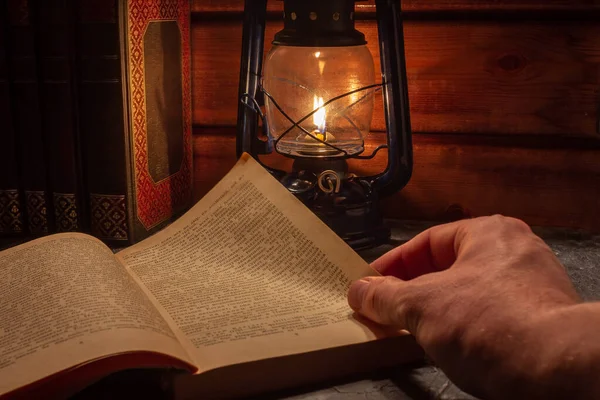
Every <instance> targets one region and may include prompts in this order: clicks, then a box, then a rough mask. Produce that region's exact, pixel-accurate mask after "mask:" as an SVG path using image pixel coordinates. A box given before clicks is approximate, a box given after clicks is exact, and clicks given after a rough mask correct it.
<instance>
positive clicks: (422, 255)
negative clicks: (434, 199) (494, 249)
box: [371, 220, 469, 280]
mask: <svg viewBox="0 0 600 400" xmlns="http://www.w3.org/2000/svg"><path fill="white" fill-rule="evenodd" d="M468 222H469V221H468V220H464V221H457V222H453V223H450V224H444V225H439V226H435V227H433V228H430V229H427V230H426V231H424V232H422V233H420V234H419V235H417V236H415V237H414V238H413V239H412V240H410V241H408V242H406V243H405V244H403V245H401V246H399V247H397V248H395V249H393V250H391V251H389V252H388V253H386V254H384V255H383V256H382V257H380V258H379V259H377V260H375V261H374V262H373V263H372V264H371V266H372V267H373V268H374V269H375V270H377V271H378V272H379V273H381V274H382V275H391V276H395V277H396V278H400V279H402V280H411V279H414V278H416V277H419V276H421V275H424V274H429V273H432V272H439V271H442V270H445V269H448V268H450V266H452V264H454V262H455V261H456V257H457V254H459V250H460V245H461V243H462V241H463V239H464V237H465V231H464V229H463V228H464V225H465V224H466V223H468Z"/></svg>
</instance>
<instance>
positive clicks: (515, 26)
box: [192, 0, 600, 232]
mask: <svg viewBox="0 0 600 400" xmlns="http://www.w3.org/2000/svg"><path fill="white" fill-rule="evenodd" d="M268 3H269V19H270V21H269V24H268V26H267V33H266V34H267V38H271V37H272V36H273V34H274V33H275V32H276V31H277V30H279V29H281V26H282V24H281V22H280V21H279V18H280V12H281V2H279V1H277V0H269V2H268ZM403 9H404V10H405V11H406V12H405V15H406V27H405V36H406V51H407V68H408V79H409V91H410V93H409V95H410V103H411V118H412V127H413V131H414V137H413V140H414V174H413V178H412V180H411V182H410V183H409V185H408V186H407V187H406V188H405V189H404V190H402V191H401V192H400V193H398V194H396V195H395V196H392V197H391V198H388V199H386V200H385V201H384V207H385V212H386V215H387V216H389V217H392V218H405V219H427V220H436V221H447V220H453V219H457V218H462V217H465V216H478V215H487V214H493V213H502V214H506V215H512V216H515V217H518V218H522V219H524V220H525V221H527V222H528V223H530V224H534V225H549V226H564V227H571V228H581V229H585V230H590V231H595V232H600V128H599V124H600V113H599V110H600V24H598V23H597V21H598V19H599V18H600V0H430V1H422V0H410V1H405V2H404V3H403ZM357 11H358V13H357V18H358V19H359V21H358V22H357V28H358V29H360V30H361V31H363V32H364V33H365V34H366V36H367V40H368V41H369V47H370V49H371V51H372V53H373V55H374V57H375V59H376V63H377V67H378V65H379V60H378V57H379V51H378V47H377V31H376V22H375V21H374V19H373V16H374V5H373V1H364V2H361V3H360V4H359V6H357ZM242 12H243V0H194V1H193V28H192V37H193V74H192V75H193V85H194V106H193V107H194V110H193V111H194V112H193V117H194V125H195V129H194V134H195V146H194V154H195V161H196V162H195V183H196V186H195V195H196V198H200V197H201V196H202V195H204V194H205V193H206V192H207V191H208V190H210V188H211V187H212V186H213V185H214V184H215V183H216V182H217V181H218V180H219V179H220V178H221V177H222V176H223V175H224V174H225V173H226V172H227V170H228V169H229V168H230V167H231V166H232V165H233V164H234V163H235V129H234V127H235V122H236V121H235V119H236V113H237V90H238V86H237V85H238V76H239V65H240V52H241V31H242V24H241V18H242ZM268 48H269V45H268V44H267V46H266V49H268ZM376 104H378V107H377V108H376V113H375V116H374V119H373V124H372V130H373V132H372V134H371V135H370V139H369V142H368V145H369V147H373V146H376V145H377V144H380V143H383V142H384V136H383V135H384V134H383V133H382V131H383V130H384V127H385V124H384V119H383V113H382V106H381V99H376ZM385 156H386V154H385V152H382V153H381V155H378V156H377V157H376V158H375V159H374V160H372V161H371V162H360V163H352V168H353V170H354V171H355V172H357V173H373V172H377V171H381V170H383V168H384V167H385V161H386V160H385ZM267 162H268V163H270V164H272V165H277V166H284V165H289V162H287V160H285V159H283V158H282V157H279V156H271V157H268V158H267Z"/></svg>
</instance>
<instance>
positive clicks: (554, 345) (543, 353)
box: [348, 216, 600, 398]
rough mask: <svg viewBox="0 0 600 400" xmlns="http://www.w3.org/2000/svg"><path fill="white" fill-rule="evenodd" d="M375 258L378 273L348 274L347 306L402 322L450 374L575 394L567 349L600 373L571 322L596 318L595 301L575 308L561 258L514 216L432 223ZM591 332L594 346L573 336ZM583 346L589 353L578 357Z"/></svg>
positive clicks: (529, 392) (489, 390)
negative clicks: (357, 278)
mask: <svg viewBox="0 0 600 400" xmlns="http://www.w3.org/2000/svg"><path fill="white" fill-rule="evenodd" d="M373 267H374V268H375V269H376V270H378V271H379V272H380V273H381V274H382V275H384V277H369V278H364V279H361V280H360V281H357V282H354V283H353V284H352V286H351V288H350V291H349V298H348V301H349V304H350V306H351V307H352V308H353V309H354V310H355V311H356V312H358V313H359V314H361V315H363V316H365V317H367V318H369V319H371V320H373V321H375V322H378V323H380V324H383V325H391V326H395V327H398V328H401V329H406V330H408V331H409V332H410V333H411V334H413V335H414V336H415V338H416V340H417V342H418V343H419V344H420V345H421V346H422V347H423V349H424V350H425V352H426V353H427V354H428V355H429V356H430V357H431V358H432V359H433V361H434V362H435V363H436V364H437V365H439V366H440V367H441V368H442V369H443V370H444V371H445V372H446V374H447V375H448V376H449V378H450V379H452V380H453V381H454V382H455V383H456V384H457V385H458V386H460V387H461V388H463V389H464V390H466V391H469V392H470V393H472V394H474V395H477V396H481V397H485V398H494V397H497V398H536V397H538V396H539V397H544V398H550V397H553V396H554V395H557V396H560V393H563V392H561V391H563V390H567V392H568V393H570V394H574V392H573V390H575V389H576V388H571V386H573V385H575V381H577V382H579V381H580V380H581V379H580V378H581V376H580V375H577V371H578V370H577V368H575V369H573V368H571V369H568V368H566V367H565V363H564V362H565V357H567V364H568V363H569V362H571V364H572V366H574V367H580V368H584V369H585V368H588V370H589V371H591V370H590V369H589V368H590V366H591V367H592V370H594V371H596V372H600V346H599V345H598V344H597V343H598V342H600V341H599V340H598V339H596V337H597V332H595V329H593V330H592V331H590V329H587V330H586V329H584V328H583V327H582V328H581V329H580V330H579V331H577V329H578V328H577V327H579V326H582V325H587V324H589V323H592V321H593V320H595V321H597V322H598V323H600V318H598V317H600V309H598V308H595V310H590V309H586V308H585V307H584V308H582V307H578V308H577V309H574V308H573V306H575V305H578V304H579V303H580V302H581V299H580V298H579V296H578V294H577V293H576V291H575V289H574V287H573V286H572V284H571V281H570V280H569V277H568V276H567V274H566V272H565V270H564V267H563V266H562V265H561V263H560V262H559V261H558V259H557V258H556V257H555V255H554V253H553V252H552V251H551V249H550V248H549V247H548V246H547V245H546V244H545V243H544V242H543V241H542V240H541V239H540V238H539V237H537V236H536V235H535V234H533V232H532V231H531V229H530V228H529V227H528V226H527V225H526V224H525V223H523V222H521V221H519V220H516V219H512V218H506V217H501V216H494V217H484V218H477V219H472V220H465V221H460V222H456V223H452V224H447V225H442V226H437V227H434V228H432V229H429V230H427V231H425V232H423V233H422V234H420V235H418V236H417V237H415V238H414V239H413V240H411V241H409V242H408V243H406V244H404V245H402V246H400V247H398V248H396V249H394V250H392V251H391V252H389V253H387V254H386V255H384V256H383V257H381V258H380V259H378V260H377V261H375V262H374V263H373ZM588 308H589V307H588ZM561 321H562V322H563V323H561ZM564 323H568V324H569V325H567V326H569V327H571V328H573V329H575V332H576V333H575V334H573V333H569V332H568V330H566V329H564V327H565V325H564ZM599 326H600V325H599ZM586 335H587V336H586ZM588 337H589V339H590V340H594V341H595V342H596V344H594V345H593V346H591V347H594V348H593V349H592V348H591V347H590V346H587V348H581V346H580V345H578V344H577V343H579V342H580V341H581V340H585V339H586V338H588ZM592 338H593V339H592ZM578 346H579V347H578ZM586 351H592V354H595V356H582V354H584V353H585V352H586ZM594 351H595V353H594ZM561 378H562V379H571V381H570V382H569V383H570V384H569V385H566V386H565V384H564V382H563V383H561ZM573 379H575V380H573ZM567 386H568V389H567V388H566V387H567ZM588 388H589V386H588ZM596 388H598V383H596ZM569 390H571V391H569ZM597 390H598V392H596V393H600V389H597Z"/></svg>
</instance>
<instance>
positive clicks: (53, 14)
mask: <svg viewBox="0 0 600 400" xmlns="http://www.w3.org/2000/svg"><path fill="white" fill-rule="evenodd" d="M33 2H34V6H35V11H36V12H35V18H36V21H37V23H36V25H37V27H38V29H37V37H38V42H39V46H38V48H39V51H38V55H39V56H38V63H39V68H40V98H41V115H42V130H43V133H44V140H45V143H46V149H47V153H48V165H47V167H48V173H49V182H50V186H51V187H52V204H53V209H54V219H55V226H56V231H57V232H75V231H80V230H82V229H83V224H82V216H83V211H82V207H83V206H84V204H83V202H82V199H81V195H82V183H81V176H80V174H79V171H80V168H79V167H78V163H77V161H78V140H77V139H78V138H77V126H76V113H77V110H76V91H75V85H74V83H75V65H74V59H75V57H74V55H75V52H74V29H73V28H74V13H73V12H72V7H69V3H70V2H71V0H33Z"/></svg>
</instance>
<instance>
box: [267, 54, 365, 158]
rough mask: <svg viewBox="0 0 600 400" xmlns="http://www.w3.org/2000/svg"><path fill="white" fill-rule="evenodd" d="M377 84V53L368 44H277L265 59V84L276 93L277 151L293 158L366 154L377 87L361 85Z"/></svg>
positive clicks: (272, 115)
mask: <svg viewBox="0 0 600 400" xmlns="http://www.w3.org/2000/svg"><path fill="white" fill-rule="evenodd" d="M374 84H375V67H374V62H373V56H372V55H371V52H370V51H369V49H368V48H367V46H365V45H356V46H341V47H303V46H286V45H274V46H273V48H272V49H271V51H270V52H269V54H268V56H267V57H266V59H265V64H264V71H263V87H264V89H265V91H266V92H267V93H269V94H270V96H271V97H272V99H271V98H269V97H268V96H267V97H266V99H265V106H266V115H267V120H268V121H269V132H270V134H271V136H272V137H273V139H274V140H275V141H276V143H277V147H276V149H277V151H278V152H279V153H282V154H284V155H289V156H293V157H349V156H353V155H357V154H360V153H362V152H363V150H364V139H365V136H366V135H367V134H368V133H369V130H370V125H371V119H372V116H373V95H374V89H372V88H371V89H367V90H361V89H363V88H365V87H368V86H371V85H374ZM338 97H339V98H338ZM336 98H338V99H336ZM273 100H275V101H276V102H277V104H278V105H279V106H280V108H281V109H282V110H284V111H285V113H286V114H287V116H288V117H289V118H287V117H286V116H285V115H284V114H283V113H282V112H281V111H280V110H279V109H278V108H277V107H276V106H275V104H274V102H273ZM290 119H291V121H290ZM298 122H299V123H298ZM294 123H298V125H299V126H294ZM323 142H325V143H327V144H329V145H331V146H328V145H326V144H325V143H323ZM340 150H341V151H340Z"/></svg>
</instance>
